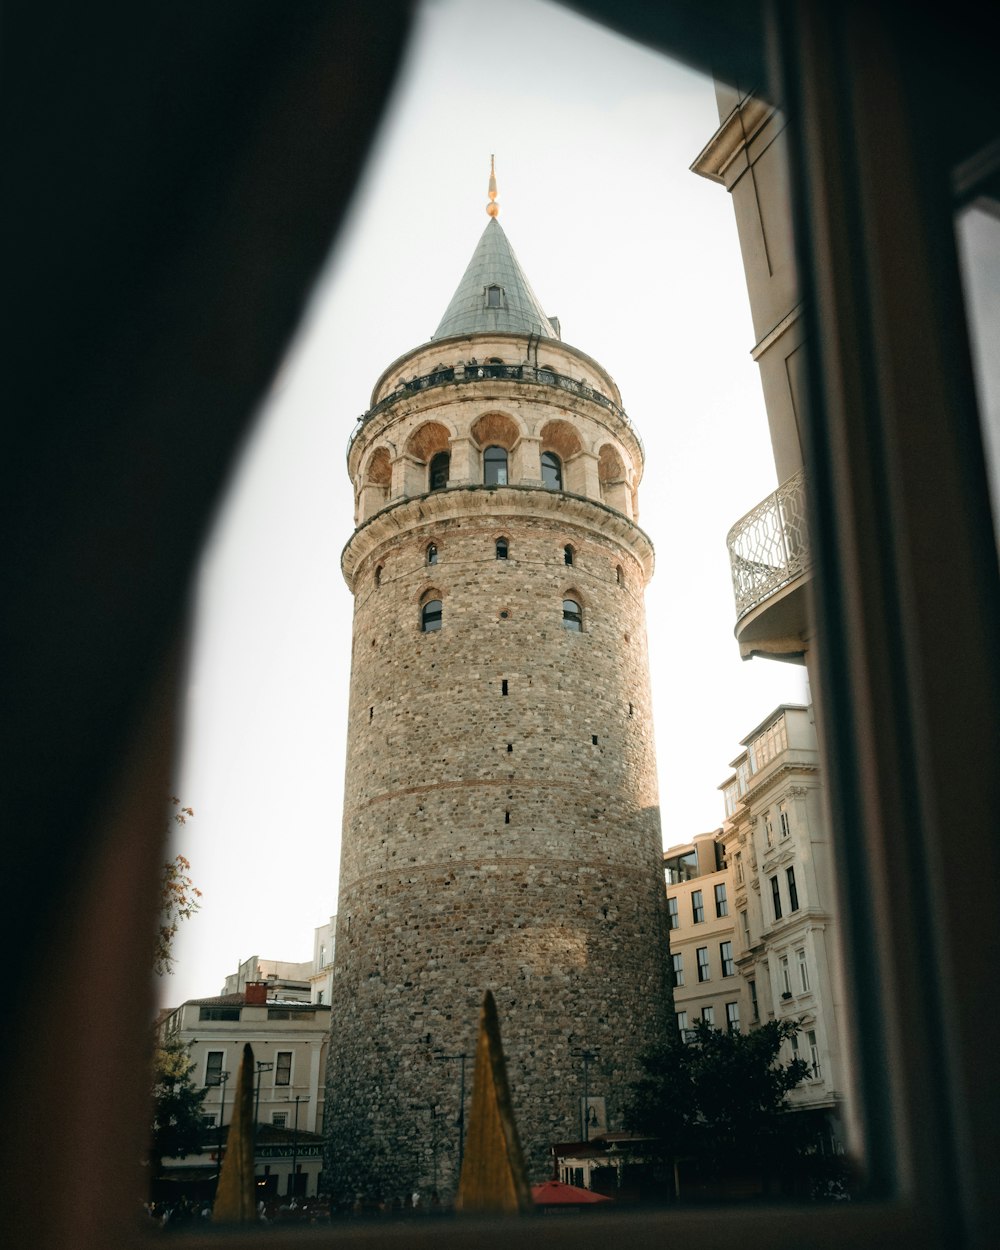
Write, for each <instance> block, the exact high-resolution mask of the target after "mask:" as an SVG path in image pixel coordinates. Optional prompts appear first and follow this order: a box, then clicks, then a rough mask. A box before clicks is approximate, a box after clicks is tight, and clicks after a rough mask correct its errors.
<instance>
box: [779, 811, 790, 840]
mask: <svg viewBox="0 0 1000 1250" xmlns="http://www.w3.org/2000/svg"><path fill="white" fill-rule="evenodd" d="M778 827H779V830H780V832H781V836H782V837H783V838H787V837H788V835H789V834H790V833H791V831H792V829H791V825H790V824H789V821H788V808H787V807H786V806H785V804H784V803H779V804H778Z"/></svg>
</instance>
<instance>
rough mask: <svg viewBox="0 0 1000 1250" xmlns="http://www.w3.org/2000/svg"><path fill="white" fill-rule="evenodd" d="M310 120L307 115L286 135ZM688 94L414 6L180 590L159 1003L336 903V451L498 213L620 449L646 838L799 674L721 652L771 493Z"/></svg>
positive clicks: (474, 3)
mask: <svg viewBox="0 0 1000 1250" xmlns="http://www.w3.org/2000/svg"><path fill="white" fill-rule="evenodd" d="M303 124H304V125H308V118H304V119H303ZM717 125H718V115H717V113H716V109H715V97H714V91H713V88H712V84H711V82H710V80H708V79H707V78H704V77H702V76H700V75H696V74H693V73H692V72H690V71H688V70H686V69H683V68H681V67H679V66H677V65H675V64H673V63H671V62H669V61H667V60H665V59H663V58H661V57H659V56H658V55H656V54H654V53H652V52H650V51H648V50H646V49H643V48H639V47H637V46H635V45H633V44H630V43H628V42H627V41H625V40H623V39H621V38H619V37H618V36H616V35H613V34H611V33H610V32H606V31H604V30H601V29H600V28H598V27H596V26H593V25H591V24H590V23H589V22H586V21H584V20H583V19H581V18H579V17H576V16H575V15H573V14H572V13H570V12H568V11H565V10H562V9H560V8H559V7H557V6H555V5H552V4H547V3H542V0H506V3H504V4H503V5H498V4H495V3H491V2H489V0H429V2H428V3H426V4H425V5H424V7H423V9H422V11H421V15H420V18H419V21H418V25H417V32H416V37H415V39H414V41H413V44H412V46H411V49H410V54H409V58H408V62H407V67H406V70H405V73H404V75H403V78H402V79H401V81H400V83H399V86H398V89H397V91H396V95H395V99H394V102H393V106H392V109H391V112H390V113H389V115H388V116H387V119H386V121H385V123H384V125H383V128H382V131H381V134H380V136H379V140H378V143H377V145H376V148H375V149H374V150H373V152H372V155H371V158H370V161H369V164H368V168H367V171H366V174H365V176H364V178H363V180H362V182H361V184H360V186H359V188H358V191H357V195H356V198H355V202H354V205H353V208H352V212H351V215H350V219H349V222H348V224H347V226H346V228H345V229H344V230H343V231H342V233H341V235H340V237H339V238H338V240H337V242H336V246H335V248H334V251H333V253H332V255H331V257H330V259H329V262H328V264H327V266H326V268H325V270H324V272H323V274H322V275H321V277H320V280H319V282H318V283H317V287H316V291H315V294H314V299H313V302H312V306H311V309H310V311H309V314H308V316H307V318H306V320H305V323H304V324H303V325H302V327H301V329H300V333H299V335H298V338H297V340H296V342H295V343H294V345H293V347H292V350H291V351H290V352H289V355H288V358H287V360H286V361H285V363H284V365H283V367H282V369H281V371H280V373H279V375H278V378H277V379H276V382H275V385H274V387H273V390H272V395H271V397H270V400H269V402H268V403H267V405H266V406H265V409H264V411H262V412H261V414H260V417H259V421H258V424H257V428H256V431H255V434H254V436H253V437H252V439H251V440H250V443H249V445H248V447H247V448H246V450H245V454H244V456H243V459H242V462H241V465H240V468H239V471H238V472H237V474H236V476H235V478H234V481H233V483H232V487H231V489H230V492H229V495H228V497H227V499H226V501H225V504H224V506H223V507H222V509H221V511H220V515H219V517H218V521H217V525H216V527H215V530H214V533H213V536H212V538H211V540H210V542H209V544H208V546H207V548H206V551H205V555H204V559H203V562H202V566H201V570H200V573H199V577H198V585H197V595H196V600H197V613H196V619H195V622H194V624H193V630H192V643H191V665H190V672H189V676H188V684H187V691H186V707H185V731H184V738H183V741H182V744H181V748H180V752H179V758H178V765H177V771H176V781H175V792H176V793H177V795H178V796H179V797H180V798H181V799H182V800H183V802H184V803H185V804H189V805H191V806H192V807H193V808H194V809H195V819H194V820H193V821H192V822H190V823H189V824H188V825H187V826H186V827H185V828H184V830H183V839H182V841H181V842H179V843H178V847H177V849H179V850H182V851H183V852H184V854H186V855H187V856H188V857H189V859H190V860H191V862H192V869H193V874H194V877H195V879H196V881H197V884H198V885H199V887H200V888H201V889H202V891H203V895H204V898H203V907H202V911H201V912H200V914H199V915H198V916H197V917H195V918H194V919H193V920H192V921H190V922H188V923H186V924H185V925H184V927H183V929H182V932H181V934H180V937H179V938H178V941H177V946H176V951H177V956H178V962H177V969H176V972H175V974H174V975H173V976H172V977H170V978H166V979H164V981H163V983H162V996H163V1000H164V1001H165V1002H166V1003H169V1004H174V1003H177V1002H180V1001H183V1000H184V999H186V998H190V997H196V996H202V995H209V994H215V993H218V991H219V990H220V989H221V986H222V982H223V979H224V977H225V976H226V974H227V973H229V972H231V971H234V970H235V968H236V966H237V964H238V963H239V962H240V961H241V960H243V959H246V958H248V957H250V956H251V955H260V956H261V957H263V958H265V959H286V960H292V961H299V960H305V959H308V958H310V957H311V954H312V934H313V928H314V927H315V926H316V925H319V924H321V923H323V922H324V921H325V920H326V919H328V917H329V916H330V915H331V914H332V913H334V912H335V911H336V907H337V876H338V866H339V857H340V826H341V805H342V797H343V779H344V763H345V731H346V724H347V699H348V694H347V691H348V680H349V667H350V630H351V615H352V602H351V597H350V595H349V593H348V591H347V588H346V586H345V584H344V581H343V578H342V577H341V574H340V569H339V562H340V552H341V549H342V547H343V545H344V543H345V542H346V541H347V539H348V537H349V536H350V533H351V530H352V528H353V518H352V508H353V501H352V492H351V485H350V482H349V480H348V478H347V474H346V467H345V449H346V444H347V439H348V436H349V435H350V433H351V430H352V429H353V427H354V424H355V421H356V419H357V417H358V416H360V415H361V413H363V412H364V411H365V409H366V408H367V407H368V404H369V401H370V396H371V389H372V387H373V385H374V383H375V381H376V379H377V378H378V376H379V374H380V373H381V372H382V370H383V369H384V368H385V367H386V365H388V364H389V363H390V362H391V361H392V360H394V359H395V358H396V357H397V356H399V355H401V354H402V353H403V352H405V351H408V350H409V349H410V348H412V347H415V346H417V345H418V344H420V343H422V342H425V341H426V340H427V339H428V338H429V336H430V335H431V334H432V333H433V331H434V328H435V326H436V325H437V323H438V320H439V319H440V317H441V314H442V313H443V311H444V309H445V307H446V305H447V303H448V300H449V299H450V297H451V295H452V293H453V291H454V289H455V287H456V286H457V285H458V282H459V280H460V278H461V276H462V274H463V272H464V270H465V266H466V264H467V263H468V260H469V258H470V256H471V254H472V251H473V249H474V248H475V245H476V243H477V241H478V239H479V236H480V234H481V233H482V231H483V228H484V227H485V225H486V222H487V217H486V213H485V204H486V186H487V179H488V176H489V162H490V155H491V153H495V154H496V165H497V179H498V183H499V191H500V195H499V200H500V205H501V212H500V222H501V224H502V226H503V228H504V230H505V232H506V233H507V236H508V238H509V240H510V242H511V244H512V246H513V248H514V251H515V252H516V254H517V256H518V258H519V259H520V261H521V264H522V266H523V268H524V270H525V272H526V273H527V275H528V278H529V280H530V282H531V284H532V286H533V288H534V290H535V292H536V294H537V295H538V297H539V299H540V301H541V302H542V304H543V306H544V307H545V309H546V311H547V312H548V313H549V314H554V315H557V316H558V317H559V318H560V320H561V323H562V333H563V338H564V339H565V341H567V342H569V343H571V344H572V345H574V346H576V347H579V348H581V349H582V350H583V351H585V352H587V353H588V354H590V355H591V356H594V357H595V358H596V359H597V360H599V361H600V362H601V363H602V364H603V365H604V366H605V368H607V369H608V370H609V372H610V373H611V374H612V376H613V377H614V378H615V380H616V381H617V383H618V385H619V387H620V388H621V392H622V396H623V400H624V404H625V408H626V410H627V411H628V413H629V415H630V416H631V418H632V420H633V422H634V423H635V425H636V426H637V427H638V429H639V431H640V433H641V435H642V438H643V440H644V443H645V447H646V469H645V476H644V478H643V482H642V485H641V487H640V494H639V501H640V518H639V521H640V524H641V525H642V527H643V528H644V529H645V530H646V531H647V533H648V534H649V535H650V536H651V538H652V540H653V542H654V544H655V547H656V573H655V576H654V578H653V581H652V583H651V584H650V587H649V589H648V591H647V595H646V606H647V619H648V629H649V649H650V663H651V668H652V678H653V695H654V717H655V730H656V741H657V755H658V761H659V779H660V803H661V810H662V817H663V838H664V844H665V845H667V846H669V845H673V844H674V843H677V842H682V841H685V840H687V839H689V838H690V837H691V836H692V835H693V834H695V833H697V832H701V831H703V830H707V829H713V828H715V827H717V826H718V825H719V824H720V823H721V821H722V814H723V813H722V801H721V795H720V794H719V793H718V790H717V786H718V785H719V783H720V782H721V781H723V780H724V779H725V777H726V776H727V770H728V764H729V761H730V760H731V759H732V758H733V757H734V756H735V755H736V754H737V753H738V751H739V750H740V747H739V741H740V739H741V738H742V737H744V736H745V735H746V734H747V733H748V732H749V731H750V730H751V729H752V728H753V727H754V726H755V725H756V724H757V723H758V722H759V721H760V720H762V719H763V718H764V717H765V716H766V715H767V713H768V712H769V711H771V709H772V708H774V707H775V706H777V705H778V704H779V703H782V702H803V701H805V699H806V697H807V694H806V681H805V671H804V669H801V668H797V667H796V666H793V665H788V664H781V663H775V662H771V661H765V660H754V661H751V662H750V663H744V662H743V661H741V660H740V658H739V654H738V650H737V646H736V643H735V641H734V639H733V624H734V609H733V597H732V589H731V583H730V580H729V563H728V556H727V553H726V543H725V539H726V532H727V530H728V529H729V527H730V526H731V525H732V524H733V522H734V521H736V520H738V519H739V517H741V516H742V515H743V513H744V512H746V511H748V510H749V509H750V508H751V507H753V506H754V504H756V503H757V502H759V500H760V499H762V498H763V497H764V496H765V495H766V494H767V493H768V492H769V491H771V490H773V489H774V487H775V485H776V479H775V474H774V463H773V460H772V457H771V449H770V443H769V440H768V436H767V424H766V419H765V415H764V406H763V400H762V397H761V389H760V382H759V379H758V375H757V368H756V366H755V365H754V364H753V362H752V361H751V359H750V348H751V347H752V346H753V341H754V340H753V331H752V327H751V323H750V312H749V304H748V301H747V294H746V286H745V282H744V277H743V268H742V263H741V260H740V253H739V246H738V242H737V236H736V227H735V221H734V218H733V210H732V204H731V203H730V199H729V196H728V195H727V193H726V191H725V190H724V189H723V188H722V187H720V186H717V185H715V184H712V183H709V182H706V181H705V180H704V179H701V178H698V177H696V176H695V175H694V174H692V173H691V172H690V171H689V166H690V164H691V162H692V161H693V160H694V158H695V157H696V156H697V154H698V152H699V151H700V150H701V148H702V147H703V146H704V144H705V143H706V141H707V140H708V138H709V137H710V136H711V134H712V133H713V131H714V130H715V128H716V126H717Z"/></svg>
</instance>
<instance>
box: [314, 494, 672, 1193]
mask: <svg viewBox="0 0 1000 1250" xmlns="http://www.w3.org/2000/svg"><path fill="white" fill-rule="evenodd" d="M429 499H430V500H432V501H433V503H434V505H435V506H434V507H430V506H429V504H428V500H427V499H425V500H420V499H414V500H409V501H406V502H405V503H403V504H402V505H401V506H399V507H397V508H396V510H395V511H394V512H393V514H392V525H391V526H389V525H388V524H386V527H385V530H384V533H383V531H382V530H379V531H378V533H379V534H381V535H382V537H381V539H380V540H379V541H376V540H375V539H373V538H371V537H370V536H369V538H368V541H367V544H366V546H365V549H364V551H363V553H362V554H360V555H358V560H357V563H356V564H355V565H354V566H353V567H352V581H353V588H354V592H355V620H354V642H353V655H352V676H351V703H350V712H349V715H350V726H349V736H348V761H347V782H346V792H345V806H344V837H343V851H342V861H341V879H340V901H339V908H338V919H337V946H336V949H337V961H336V965H335V980H334V992H333V1010H332V1019H333V1025H332V1036H331V1046H330V1062H329V1073H328V1094H327V1136H328V1139H329V1147H328V1149H329V1155H328V1159H327V1163H326V1173H325V1175H326V1178H327V1184H328V1185H329V1187H330V1189H331V1191H332V1192H333V1193H334V1194H335V1195H336V1196H338V1197H341V1198H348V1199H350V1198H353V1197H354V1195H355V1193H356V1192H358V1191H360V1192H363V1193H365V1194H367V1195H369V1196H371V1197H374V1198H377V1197H379V1196H385V1197H391V1196H392V1195H393V1194H400V1195H402V1194H404V1193H408V1192H410V1191H411V1190H412V1189H413V1188H424V1189H425V1190H429V1189H430V1188H431V1186H432V1185H434V1184H435V1182H436V1184H437V1187H438V1189H439V1191H440V1192H441V1194H442V1196H444V1197H447V1196H449V1195H450V1194H452V1193H453V1192H454V1187H455V1184H456V1182H457V1163H458V1134H459V1130H458V1126H457V1118H458V1114H459V1063H458V1061H456V1060H448V1059H446V1058H445V1057H446V1056H452V1055H456V1054H461V1053H465V1054H467V1055H468V1056H469V1060H468V1061H467V1066H466V1078H467V1091H466V1094H467V1100H468V1094H469V1092H470V1087H471V1076H472V1058H471V1057H472V1054H473V1051H474V1047H475V1036H476V1026H477V1020H478V1011H479V1005H480V1002H481V999H482V995H483V992H484V991H485V990H486V989H492V990H493V992H494V994H495V995H496V999H497V1005H498V1009H499V1013H500V1022H501V1030H502V1034H503V1040H504V1049H505V1052H506V1055H507V1060H508V1069H509V1075H510V1082H511V1088H512V1095H513V1099H514V1106H515V1114H516V1117H517V1123H518V1127H519V1131H520V1135H521V1140H522V1144H523V1146H524V1149H525V1153H526V1157H527V1159H528V1163H529V1168H530V1171H531V1179H532V1180H539V1179H543V1178H544V1177H545V1176H546V1175H548V1174H549V1171H550V1160H549V1157H548V1154H547V1151H548V1146H549V1143H550V1142H552V1141H557V1140H568V1139H573V1138H575V1137H577V1136H579V1132H580V1129H579V1124H580V1105H581V1104H580V1099H581V1098H582V1096H583V1068H582V1063H581V1060H580V1059H579V1057H575V1056H574V1055H573V1053H572V1052H573V1051H574V1050H579V1049H581V1048H586V1049H589V1050H592V1051H597V1052H599V1053H598V1057H597V1058H596V1059H595V1060H594V1061H592V1062H591V1063H590V1066H589V1094H590V1096H591V1097H603V1098H605V1099H606V1104H607V1112H608V1125H609V1127H611V1128H616V1127H621V1115H622V1106H623V1099H624V1097H625V1095H626V1094H627V1086H628V1082H629V1081H631V1080H633V1079H635V1078H636V1076H637V1059H638V1055H639V1054H640V1053H641V1052H642V1050H644V1049H645V1048H647V1047H648V1046H650V1045H651V1044H653V1043H654V1042H655V1041H657V1040H659V1039H660V1038H662V1037H663V1036H664V1034H665V1030H666V1028H667V1022H668V1020H669V1019H670V1012H671V1005H670V991H669V988H668V975H667V963H668V960H667V954H666V952H667V932H666V918H665V895H664V889H663V878H662V867H661V853H662V852H661V839H660V825H659V811H658V806H657V795H656V774H655V762H654V749H653V731H652V719H651V710H650V693H649V680H648V672H647V660H646V634H645V620H644V610H643V600H642V593H643V586H644V582H645V576H646V570H645V569H644V566H643V563H642V560H641V558H639V556H637V554H636V552H637V551H638V547H637V545H636V543H634V542H630V541H623V540H622V539H620V538H619V537H617V536H616V534H615V529H616V527H615V526H609V525H608V523H607V520H608V518H607V510H606V509H603V508H602V507H601V506H600V505H599V504H592V503H589V502H587V501H582V500H578V501H575V503H574V504H573V508H572V513H571V515H570V514H569V513H567V515H561V514H560V513H559V512H558V510H556V509H554V508H553V493H552V492H547V491H544V490H541V489H539V490H525V489H520V490H514V489H513V488H503V487H498V488H495V489H491V490H485V489H484V488H481V487H480V488H477V489H475V490H470V489H452V490H447V491H441V492H436V493H435V495H434V496H431V497H429ZM435 509H436V511H437V515H435V514H434V513H435ZM617 530H618V531H619V532H621V533H625V532H626V531H628V530H631V531H633V532H634V533H635V534H639V533H640V532H639V531H636V530H635V527H633V526H630V525H628V523H627V522H624V521H619V522H618V524H617ZM359 533H360V532H359ZM501 537H503V538H506V539H507V541H508V543H509V556H508V558H507V559H506V560H498V559H496V553H495V544H496V540H497V539H498V538H501ZM432 542H433V543H434V544H435V545H436V547H437V563H435V564H432V565H428V563H427V545H428V543H432ZM567 544H571V545H572V547H573V563H572V566H568V565H567V564H566V563H565V555H564V549H565V547H566V545H567ZM359 550H360V549H359ZM356 554H357V553H356ZM345 562H346V556H345ZM377 567H378V568H379V570H380V571H379V574H378V578H377V579H376V573H375V570H376V568H377ZM618 569H620V570H621V575H622V577H621V580H622V583H623V584H619V574H618ZM431 592H433V595H432V597H434V598H439V599H440V600H441V601H442V603H443V625H442V628H441V629H440V630H437V631H435V632H431V633H423V632H421V628H420V605H421V602H422V601H424V600H426V598H427V597H429V596H431ZM564 598H574V599H576V600H578V601H579V602H580V603H581V604H582V605H583V612H584V628H583V632H582V633H576V632H573V631H570V630H568V629H565V628H564V627H563V621H562V601H563V599H564ZM504 683H506V693H504V688H505V687H504ZM431 1108H434V1110H433V1111H432V1110H431Z"/></svg>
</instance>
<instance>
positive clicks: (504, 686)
mask: <svg viewBox="0 0 1000 1250" xmlns="http://www.w3.org/2000/svg"><path fill="white" fill-rule="evenodd" d="M500 693H501V694H507V693H508V691H507V678H506V677H504V678H503V679H502V680H501V682H500Z"/></svg>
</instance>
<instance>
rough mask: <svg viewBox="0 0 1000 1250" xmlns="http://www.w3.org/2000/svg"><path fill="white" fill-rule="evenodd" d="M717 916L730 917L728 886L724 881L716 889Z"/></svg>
mask: <svg viewBox="0 0 1000 1250" xmlns="http://www.w3.org/2000/svg"><path fill="white" fill-rule="evenodd" d="M715 914H716V915H717V916H728V915H729V899H728V898H726V884H725V882H724V881H722V882H720V883H719V884H718V885H717V886H716V887H715Z"/></svg>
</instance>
